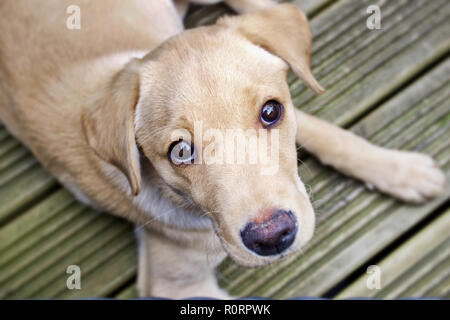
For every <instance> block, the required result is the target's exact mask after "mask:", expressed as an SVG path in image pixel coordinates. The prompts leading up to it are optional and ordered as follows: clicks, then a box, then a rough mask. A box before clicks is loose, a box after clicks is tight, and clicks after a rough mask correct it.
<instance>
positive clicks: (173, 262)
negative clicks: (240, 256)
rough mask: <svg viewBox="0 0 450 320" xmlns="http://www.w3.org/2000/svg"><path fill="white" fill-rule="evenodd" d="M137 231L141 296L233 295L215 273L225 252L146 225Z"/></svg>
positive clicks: (223, 297)
mask: <svg viewBox="0 0 450 320" xmlns="http://www.w3.org/2000/svg"><path fill="white" fill-rule="evenodd" d="M177 232H182V231H177ZM136 233H137V236H138V241H139V267H138V291H139V296H140V297H151V296H152V297H166V298H172V299H183V298H189V297H212V298H219V299H229V298H230V297H229V296H228V295H227V293H226V292H225V291H223V290H222V289H220V288H219V286H218V285H217V281H216V277H215V267H216V266H217V265H218V263H220V261H222V259H223V258H224V257H225V254H224V253H223V252H220V253H218V254H217V253H216V254H214V253H213V252H209V253H208V252H207V250H205V251H203V250H198V248H193V247H190V246H189V247H188V246H183V245H181V244H180V243H178V242H176V243H175V242H174V241H173V240H170V239H167V238H165V237H163V236H162V235H160V234H159V233H156V232H153V231H150V230H148V229H145V228H139V229H137V231H136Z"/></svg>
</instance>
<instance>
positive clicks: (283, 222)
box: [241, 210, 297, 256]
mask: <svg viewBox="0 0 450 320" xmlns="http://www.w3.org/2000/svg"><path fill="white" fill-rule="evenodd" d="M296 234H297V223H296V219H295V216H294V214H293V213H292V212H291V211H285V210H277V211H275V213H273V214H272V215H271V216H270V217H269V219H266V220H265V221H252V222H249V223H247V225H246V226H245V228H244V229H243V230H242V231H241V238H242V241H243V242H244V244H245V246H246V247H247V248H248V249H250V250H252V251H253V252H255V253H257V254H259V255H260V256H271V255H276V254H280V253H281V252H283V251H284V250H286V249H287V248H289V247H290V246H291V244H292V243H293V242H294V240H295V235H296Z"/></svg>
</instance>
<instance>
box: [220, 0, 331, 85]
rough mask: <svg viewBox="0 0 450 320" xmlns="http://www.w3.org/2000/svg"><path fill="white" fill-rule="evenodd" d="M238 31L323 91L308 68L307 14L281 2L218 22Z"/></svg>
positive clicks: (309, 55)
mask: <svg viewBox="0 0 450 320" xmlns="http://www.w3.org/2000/svg"><path fill="white" fill-rule="evenodd" d="M217 24H218V25H221V26H226V27H229V28H232V29H235V30H236V31H238V32H239V33H240V34H241V35H243V36H244V37H245V38H247V39H248V40H249V41H251V42H252V43H254V44H255V45H258V46H260V47H262V48H264V49H266V50H267V51H269V52H271V53H272V54H274V55H276V56H278V57H280V58H281V59H283V60H284V61H285V62H287V63H288V64H289V66H290V67H291V68H292V70H293V71H294V72H295V73H296V74H297V76H299V77H300V78H302V79H303V81H304V82H305V83H306V85H307V86H308V87H310V88H311V89H312V90H314V91H315V92H317V93H323V92H325V90H324V89H323V88H322V86H321V85H320V84H319V83H318V82H317V80H316V79H315V78H314V76H313V74H312V72H311V69H310V61H311V30H310V29H309V25H308V20H307V18H306V15H305V14H304V13H303V12H302V11H301V10H300V9H299V8H297V7H296V6H295V5H293V4H280V5H277V6H274V7H271V8H268V9H264V10H261V11H258V12H255V13H250V14H245V15H241V16H234V17H225V18H222V19H220V20H219V21H218V22H217Z"/></svg>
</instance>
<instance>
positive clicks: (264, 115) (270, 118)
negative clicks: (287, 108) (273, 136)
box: [260, 100, 283, 127]
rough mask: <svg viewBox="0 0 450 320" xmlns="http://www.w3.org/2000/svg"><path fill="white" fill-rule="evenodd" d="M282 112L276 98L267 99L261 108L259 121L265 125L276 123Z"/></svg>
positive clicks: (269, 125) (281, 107) (281, 106)
mask: <svg viewBox="0 0 450 320" xmlns="http://www.w3.org/2000/svg"><path fill="white" fill-rule="evenodd" d="M282 113H283V105H282V104H281V103H279V102H278V101H276V100H269V101H267V102H266V103H264V105H263V107H262V108H261V116H260V118H261V122H262V124H263V125H264V126H265V127H271V126H273V125H274V124H276V123H277V122H278V121H279V120H280V119H281V115H282Z"/></svg>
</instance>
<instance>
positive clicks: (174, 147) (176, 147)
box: [168, 140, 194, 165]
mask: <svg viewBox="0 0 450 320" xmlns="http://www.w3.org/2000/svg"><path fill="white" fill-rule="evenodd" d="M168 156H169V160H170V161H172V163H173V164H175V165H182V164H191V163H193V162H194V146H193V145H192V144H190V143H188V142H186V141H184V140H179V141H175V142H173V143H172V144H171V145H170V147H169V152H168Z"/></svg>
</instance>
